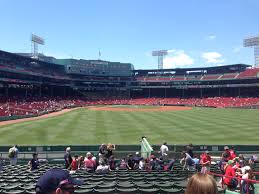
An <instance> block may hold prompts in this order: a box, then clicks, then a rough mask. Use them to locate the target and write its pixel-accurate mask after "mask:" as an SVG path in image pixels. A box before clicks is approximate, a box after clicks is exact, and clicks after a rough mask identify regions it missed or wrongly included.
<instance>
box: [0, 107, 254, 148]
mask: <svg viewBox="0 0 259 194" xmlns="http://www.w3.org/2000/svg"><path fill="white" fill-rule="evenodd" d="M142 136H147V137H148V139H149V141H150V143H151V144H161V143H162V142H163V141H167V142H168V144H187V143H194V144H258V143H259V110H250V109H214V108H187V109H183V108H182V107H179V109H177V107H174V108H166V107H153V106H101V107H88V108H79V109H76V110H72V111H68V112H65V113H63V114H60V115H54V116H45V117H44V118H40V119H37V120H31V121H22V122H18V123H11V124H10V123H7V124H6V125H5V124H4V125H3V124H2V126H0V137H1V138H0V144H1V145H11V144H18V145H35V144H37V145H57V144H59V145H60V144H66V145H70V144H83V145H86V144H101V143H109V142H111V143H114V144H139V140H140V137H142Z"/></svg>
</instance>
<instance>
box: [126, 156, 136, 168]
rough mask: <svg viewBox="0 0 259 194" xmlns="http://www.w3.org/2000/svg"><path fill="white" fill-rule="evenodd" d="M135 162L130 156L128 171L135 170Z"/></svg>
mask: <svg viewBox="0 0 259 194" xmlns="http://www.w3.org/2000/svg"><path fill="white" fill-rule="evenodd" d="M134 164H135V163H134V160H133V155H132V154H129V155H128V160H127V169H128V170H133V169H134Z"/></svg>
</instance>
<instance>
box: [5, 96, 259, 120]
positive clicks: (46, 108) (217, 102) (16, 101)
mask: <svg viewBox="0 0 259 194" xmlns="http://www.w3.org/2000/svg"><path fill="white" fill-rule="evenodd" d="M87 105H179V106H202V107H217V108H224V107H249V106H259V98H239V97H211V98H136V99H123V98H119V99H109V98H101V99H100V98H99V99H96V98H93V99H89V98H86V97H81V98H79V97H28V98H21V97H16V96H13V97H11V98H8V99H7V98H3V97H2V98H1V99H0V116H14V115H38V114H42V113H45V112H53V111H59V110H62V109H64V108H69V107H78V106H87Z"/></svg>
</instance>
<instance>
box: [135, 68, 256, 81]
mask: <svg viewBox="0 0 259 194" xmlns="http://www.w3.org/2000/svg"><path fill="white" fill-rule="evenodd" d="M258 73H259V68H254V69H246V70H245V71H243V72H240V73H225V74H205V75H196V76H193V75H176V76H166V77H163V76H161V75H160V76H156V77H149V76H146V77H143V76H139V77H136V80H137V81H145V82H149V81H150V82H154V81H185V80H225V79H246V78H256V77H258Z"/></svg>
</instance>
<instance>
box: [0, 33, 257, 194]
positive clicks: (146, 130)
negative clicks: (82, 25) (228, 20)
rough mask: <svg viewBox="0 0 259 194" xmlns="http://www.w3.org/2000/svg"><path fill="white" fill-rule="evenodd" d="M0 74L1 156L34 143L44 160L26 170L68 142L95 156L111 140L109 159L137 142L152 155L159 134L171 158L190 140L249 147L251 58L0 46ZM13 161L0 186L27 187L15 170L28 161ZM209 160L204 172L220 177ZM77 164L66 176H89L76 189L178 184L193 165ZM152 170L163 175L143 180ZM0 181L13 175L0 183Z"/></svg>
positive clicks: (201, 147) (253, 112) (253, 97)
mask: <svg viewBox="0 0 259 194" xmlns="http://www.w3.org/2000/svg"><path fill="white" fill-rule="evenodd" d="M33 38H35V36H34V37H33ZM37 38H38V39H39V37H37ZM34 41H35V40H34ZM38 42H40V41H39V40H38ZM162 52H165V51H162ZM0 81H1V83H0V86H1V88H0V89H1V106H0V107H1V108H0V116H1V117H0V119H1V122H0V135H1V140H0V144H1V157H2V159H6V160H8V150H9V148H10V147H12V145H16V144H17V145H18V148H19V161H20V162H21V163H26V162H27V161H28V160H29V158H30V157H31V154H32V153H35V152H37V154H38V155H39V158H40V159H41V160H42V161H43V164H42V165H41V168H40V169H38V171H37V173H34V176H35V177H34V180H35V179H36V178H37V177H39V176H40V174H41V173H42V172H45V171H46V170H47V169H49V168H52V167H53V166H54V167H57V166H59V167H60V166H62V165H63V164H62V163H63V159H62V157H63V153H64V151H65V150H66V147H68V146H70V147H69V149H71V150H72V153H74V154H78V155H81V154H85V153H86V152H91V154H93V155H94V156H97V157H98V156H100V155H98V150H99V146H100V145H104V144H107V143H108V142H111V143H112V145H113V148H114V155H115V158H116V159H117V160H120V159H121V158H122V157H125V156H126V155H127V154H129V155H131V154H134V153H135V152H136V151H137V152H140V153H141V155H142V156H143V157H144V156H145V157H147V158H148V157H155V155H157V157H158V155H159V154H160V149H159V148H160V145H161V144H162V142H163V141H166V142H167V143H166V145H167V144H168V147H169V150H170V151H169V152H168V155H167V156H168V157H171V158H177V157H180V153H181V152H182V151H183V150H184V149H185V145H187V144H189V143H191V145H192V144H194V147H193V149H194V150H195V152H196V153H199V154H202V153H203V152H204V151H210V152H212V153H213V155H214V156H215V157H217V156H219V154H220V153H221V152H223V151H224V149H225V147H226V146H225V145H228V146H234V148H235V149H236V150H238V152H239V153H240V154H244V155H245V156H247V157H249V155H252V154H256V153H257V152H258V148H259V147H258V145H257V144H258V141H259V134H258V133H259V132H258V126H259V121H258V118H259V111H258V108H259V87H258V86H259V85H258V84H259V68H257V67H253V66H251V65H247V64H230V65H224V66H215V67H202V68H200V67H199V68H180V69H179V68H176V69H163V68H158V69H134V66H133V65H132V64H130V63H121V62H110V61H103V60H85V59H80V60H77V59H56V58H54V57H47V56H44V55H38V56H37V58H35V57H30V56H29V54H25V53H10V52H6V51H0ZM9 151H10V150H9ZM99 152H100V150H99ZM99 154H100V153H99ZM253 156H254V157H255V161H256V155H253ZM20 165H21V168H18V167H17V166H8V165H7V166H8V168H7V167H6V169H5V170H4V172H5V174H2V175H1V178H2V179H1V184H2V186H1V188H2V192H3V193H34V192H35V191H34V186H33V184H34V181H33V177H30V178H29V179H28V176H31V175H29V174H28V175H27V176H23V175H21V174H19V173H21V171H22V169H23V170H25V168H27V167H26V166H24V165H23V164H20ZM253 165H254V168H255V169H259V166H258V167H257V166H256V162H253ZM216 166H217V165H214V166H212V167H213V170H212V171H211V173H214V175H215V177H216V176H217V175H218V176H219V177H217V178H220V175H221V174H220V170H219V169H218V168H217V167H216ZM188 168H189V167H188ZM83 171H84V170H79V171H78V173H76V174H74V175H75V177H81V176H82V177H84V178H86V177H88V178H89V177H90V179H91V181H92V185H84V186H82V187H80V189H79V190H76V191H75V192H76V193H93V192H94V193H116V192H118V193H183V192H184V190H185V187H186V184H187V183H186V177H188V176H190V175H191V174H193V173H194V172H195V170H194V169H192V170H190V169H189V170H186V169H182V167H181V166H180V164H179V165H178V164H174V166H173V167H172V168H171V171H170V172H168V171H163V172H161V169H160V170H159V171H158V172H157V171H156V170H155V171H154V172H152V174H153V175H154V176H152V177H151V176H150V172H149V173H148V172H145V171H143V172H139V171H136V170H134V171H133V172H134V173H133V172H131V171H127V172H126V171H124V170H122V171H120V170H117V171H116V173H117V175H115V174H114V172H113V174H111V175H109V176H108V175H107V176H104V175H96V174H89V173H87V172H83ZM14 172H15V173H14ZM13 173H14V174H13ZM132 173H133V174H132ZM16 174H17V176H18V178H15V176H16ZM123 174H125V177H124V175H123ZM7 175H8V176H7ZM117 176H118V177H117ZM120 176H123V177H124V178H122V180H119V179H120V178H121V177H120ZM135 176H136V177H135ZM146 176H147V177H149V176H150V177H149V178H147V179H146V182H141V181H140V180H143V179H144V178H145V177H146ZM156 176H157V177H159V178H161V180H164V181H166V184H165V185H160V182H156V183H151V182H152V181H153V182H154V177H156ZM173 177H174V178H173ZM106 179H107V180H106ZM117 179H118V180H119V181H118V182H117V183H116V184H115V183H114V181H115V180H117ZM131 179H132V180H134V181H135V182H133V183H132V182H130V180H131ZM155 179H157V178H155ZM161 180H160V181H161ZM171 180H173V182H170V181H171ZM6 181H7V182H8V183H9V181H10V183H13V182H14V183H17V184H9V186H6V185H4V184H5V182H6ZM98 181H99V182H98ZM102 181H106V182H105V184H104V183H103V182H102ZM107 181H108V182H107ZM97 182H98V183H97ZM123 182H127V183H124V184H126V186H125V185H124V186H123V185H120V184H122V183H123ZM27 183H28V184H27ZM21 184H26V186H25V185H21ZM134 184H135V186H134ZM161 184H162V183H161ZM14 185H15V186H14ZM221 192H222V193H223V192H226V190H224V189H222V191H221ZM227 192H229V193H230V192H232V191H228V190H227Z"/></svg>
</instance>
